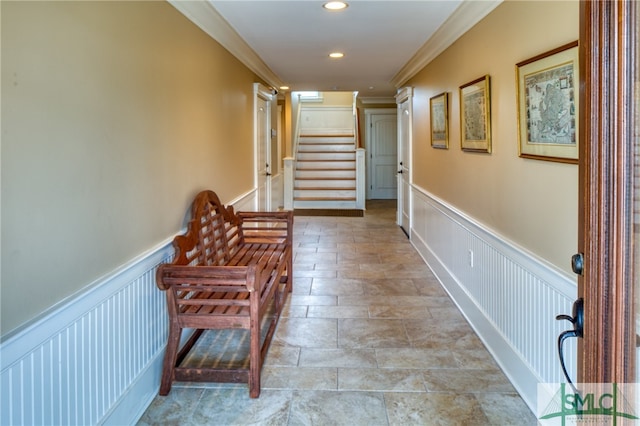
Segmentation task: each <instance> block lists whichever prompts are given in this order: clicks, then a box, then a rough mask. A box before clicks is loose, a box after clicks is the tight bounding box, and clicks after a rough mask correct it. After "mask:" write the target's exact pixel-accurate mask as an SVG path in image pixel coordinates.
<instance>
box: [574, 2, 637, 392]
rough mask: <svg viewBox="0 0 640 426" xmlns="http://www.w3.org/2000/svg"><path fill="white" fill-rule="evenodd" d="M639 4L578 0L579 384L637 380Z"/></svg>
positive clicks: (631, 381)
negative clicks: (635, 177)
mask: <svg viewBox="0 0 640 426" xmlns="http://www.w3.org/2000/svg"><path fill="white" fill-rule="evenodd" d="M636 7H638V5H637V2H635V1H616V2H600V1H583V2H580V75H581V76H583V77H582V78H583V81H582V83H583V84H581V85H580V98H581V99H580V105H581V108H582V112H581V114H580V129H579V132H580V135H582V136H581V146H580V164H579V170H580V172H579V175H580V176H579V191H580V200H581V202H580V207H579V212H578V220H579V224H580V225H579V230H578V250H579V252H581V253H583V254H584V272H583V274H582V275H581V276H579V278H578V295H579V297H583V298H584V306H585V312H584V339H581V340H582V342H580V346H579V350H578V353H579V355H578V365H579V367H578V381H579V382H582V383H633V382H635V381H636V378H635V357H636V354H635V351H636V349H635V348H636V332H635V320H634V304H633V302H634V271H633V259H634V251H633V249H634V247H633V197H632V195H633V161H634V158H633V149H634V139H633V136H634V135H633V133H634V129H633V123H635V119H636V115H635V113H636V111H635V105H634V99H633V90H634V86H633V85H634V74H633V70H634V67H636V66H637V61H638V57H635V56H634V54H632V53H630V52H633V51H634V49H633V48H632V47H633V46H634V44H633V43H635V42H636V41H637V25H638V24H640V23H639V22H636V16H637V15H636V10H635V8H636ZM636 53H637V52H636Z"/></svg>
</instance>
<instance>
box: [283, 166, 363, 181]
mask: <svg viewBox="0 0 640 426" xmlns="http://www.w3.org/2000/svg"><path fill="white" fill-rule="evenodd" d="M314 170H318V169H314ZM331 170H336V169H331ZM296 180H310V181H328V180H356V178H355V177H336V176H327V177H322V178H318V177H298V178H296Z"/></svg>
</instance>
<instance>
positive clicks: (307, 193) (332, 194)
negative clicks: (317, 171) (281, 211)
mask: <svg viewBox="0 0 640 426" xmlns="http://www.w3.org/2000/svg"><path fill="white" fill-rule="evenodd" d="M293 197H294V198H296V197H303V198H309V197H313V198H327V199H332V198H355V197H356V191H355V189H354V190H351V191H345V190H327V189H323V190H315V189H298V190H295V191H293Z"/></svg>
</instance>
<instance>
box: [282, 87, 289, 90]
mask: <svg viewBox="0 0 640 426" xmlns="http://www.w3.org/2000/svg"><path fill="white" fill-rule="evenodd" d="M280 90H289V86H280Z"/></svg>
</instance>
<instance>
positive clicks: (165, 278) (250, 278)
mask: <svg viewBox="0 0 640 426" xmlns="http://www.w3.org/2000/svg"><path fill="white" fill-rule="evenodd" d="M258 268H259V266H258V265H247V266H188V265H174V264H170V263H167V264H164V265H160V266H159V267H158V270H157V271H156V285H157V286H158V288H159V289H160V290H168V289H169V288H171V286H174V285H175V286H180V287H196V286H198V287H220V288H221V289H220V290H221V291H228V290H222V287H225V288H227V289H231V288H236V289H237V290H236V291H243V290H244V291H248V292H252V291H254V290H255V288H254V284H255V283H258V280H257V279H256V275H257V273H258Z"/></svg>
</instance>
